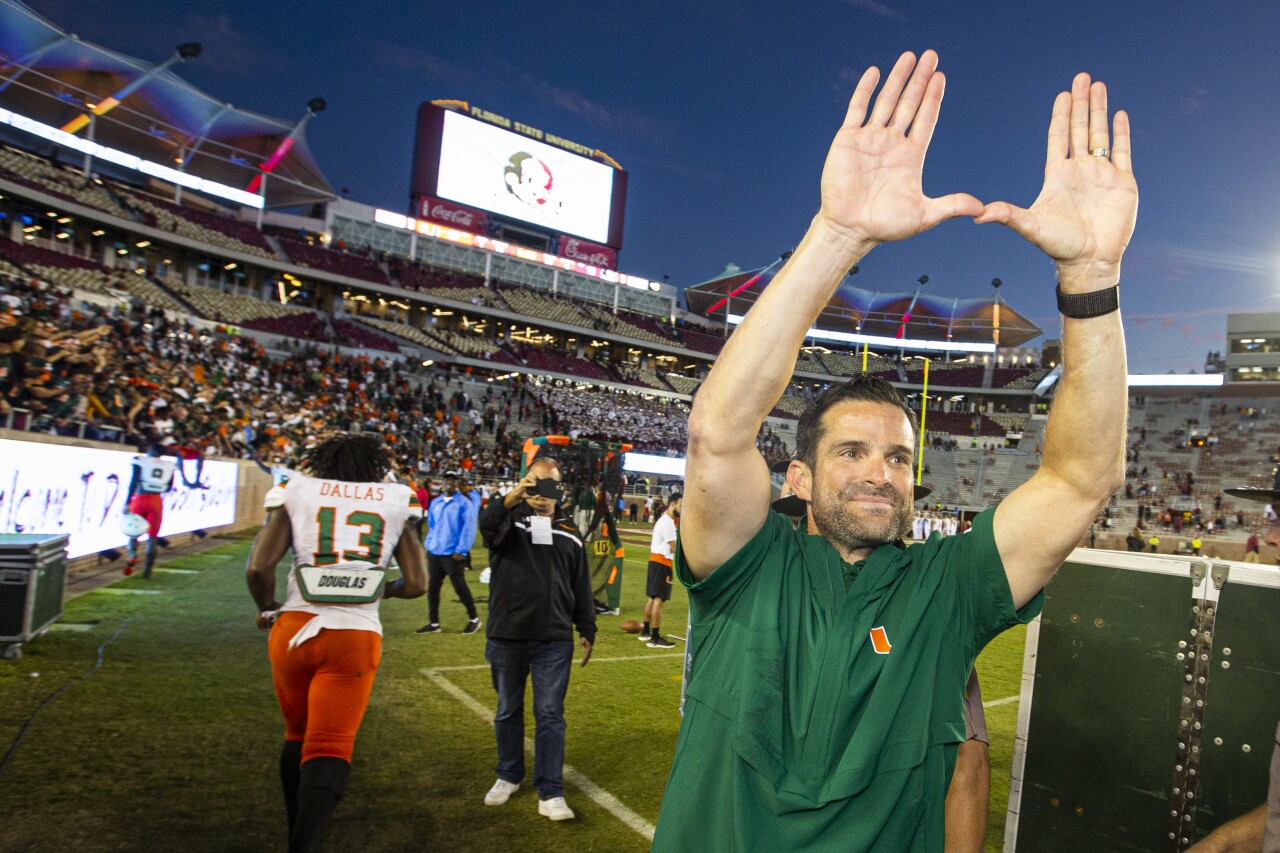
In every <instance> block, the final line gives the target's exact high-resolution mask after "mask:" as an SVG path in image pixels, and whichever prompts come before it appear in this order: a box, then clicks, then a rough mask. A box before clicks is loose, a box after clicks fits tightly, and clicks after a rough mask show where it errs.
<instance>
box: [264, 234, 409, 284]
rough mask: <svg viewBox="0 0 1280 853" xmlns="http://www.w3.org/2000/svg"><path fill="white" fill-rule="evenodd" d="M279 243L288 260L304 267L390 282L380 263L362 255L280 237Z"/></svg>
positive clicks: (377, 281)
mask: <svg viewBox="0 0 1280 853" xmlns="http://www.w3.org/2000/svg"><path fill="white" fill-rule="evenodd" d="M279 239H280V245H281V246H282V247H283V248H284V251H285V253H286V254H287V255H288V256H289V260H291V261H293V262H294V263H295V264H301V265H302V266H304V267H311V268H312V269H317V270H324V271H325V272H330V273H333V274H335V275H342V276H346V277H348V278H358V279H361V280H363V281H371V282H374V283H375V284H390V283H391V280H390V279H389V278H387V274H386V273H385V272H383V270H382V266H381V264H379V263H378V262H377V261H375V260H373V259H372V258H367V257H364V256H363V255H356V254H352V253H351V252H342V251H338V250H336V249H326V248H324V247H323V246H319V245H313V244H311V243H304V242H303V241H301V240H291V239H289V238H288V237H281V238H279Z"/></svg>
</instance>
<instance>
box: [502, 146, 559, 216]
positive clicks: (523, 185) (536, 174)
mask: <svg viewBox="0 0 1280 853" xmlns="http://www.w3.org/2000/svg"><path fill="white" fill-rule="evenodd" d="M502 180H503V181H504V182H505V183H506V185H507V192H509V193H511V194H512V195H513V196H515V197H516V198H517V199H518V200H520V201H521V202H523V203H524V204H527V205H529V206H530V207H532V208H534V209H536V210H554V209H555V208H556V207H558V206H559V205H558V204H554V205H552V206H551V207H545V205H546V204H547V202H549V201H551V187H552V186H553V185H554V184H555V176H553V175H552V174H551V167H550V166H548V165H547V164H546V163H544V162H542V161H541V160H539V159H538V158H537V157H534V156H533V155H532V154H530V153H529V152H527V151H517V152H516V153H515V154H512V155H511V158H510V159H509V160H507V165H506V167H505V168H503V170H502Z"/></svg>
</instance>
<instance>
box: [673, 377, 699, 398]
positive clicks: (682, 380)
mask: <svg viewBox="0 0 1280 853" xmlns="http://www.w3.org/2000/svg"><path fill="white" fill-rule="evenodd" d="M665 378H666V380H667V383H668V384H669V385H670V386H671V387H672V388H674V389H676V391H678V392H679V393H681V394H692V393H693V392H694V391H695V390H696V389H697V387H698V386H699V385H701V384H702V381H701V380H700V379H690V378H689V377H688V376H684V375H681V374H679V373H668V374H667V375H666V377H665Z"/></svg>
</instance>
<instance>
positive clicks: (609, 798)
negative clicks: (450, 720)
mask: <svg viewBox="0 0 1280 853" xmlns="http://www.w3.org/2000/svg"><path fill="white" fill-rule="evenodd" d="M641 657H659V655H642V656H641ZM662 657H672V656H671V655H662ZM636 659H637V658H601V659H600V660H601V661H614V660H636ZM487 668H488V667H487V666H485V667H473V666H454V667H439V668H437V669H424V670H422V673H423V674H424V675H425V676H426V677H427V678H429V679H431V681H432V683H434V684H435V685H436V686H438V687H439V688H440V689H441V690H443V691H444V692H446V693H448V694H449V695H450V696H452V697H453V698H454V699H457V700H458V701H459V702H461V703H462V704H463V705H465V706H466V707H467V708H469V709H470V710H471V711H472V712H473V713H475V715H476V716H477V717H479V718H480V719H482V720H484V721H485V722H486V723H492V722H493V711H491V710H489V709H488V708H486V707H485V706H484V705H482V704H480V703H479V702H478V701H476V700H475V698H473V697H472V696H471V694H469V693H467V692H466V691H465V690H463V689H462V688H461V687H459V686H458V685H456V684H454V683H453V682H452V681H450V680H449V679H447V678H445V677H444V676H443V675H441V674H440V673H441V671H442V670H446V669H448V670H458V669H487ZM524 748H525V752H528V753H529V754H530V755H532V754H533V740H532V739H530V738H525V739H524ZM564 778H565V780H566V781H567V782H569V783H570V784H571V785H573V786H574V787H576V788H578V789H579V790H581V791H582V793H584V794H586V795H587V796H588V797H590V798H591V799H592V801H594V802H595V803H596V805H598V806H600V807H601V808H602V809H604V810H605V811H607V812H609V813H610V814H612V815H613V816H614V817H616V818H617V819H618V820H620V821H622V822H623V823H625V824H626V825H627V826H628V827H630V828H631V829H633V830H635V831H636V832H637V833H639V834H640V835H643V836H644V837H645V838H646V839H647V840H649V841H653V831H654V830H653V824H651V823H649V822H648V821H647V820H645V819H644V818H642V817H640V815H638V814H636V813H635V812H633V811H632V810H631V809H629V808H627V807H626V806H625V805H623V803H622V801H621V800H619V799H618V798H617V797H615V796H614V795H613V794H610V793H609V792H608V791H606V790H605V789H604V788H601V787H600V786H599V785H597V784H596V783H595V782H592V781H591V780H590V779H588V778H587V777H586V776H584V775H582V774H581V773H579V772H578V771H577V770H575V769H573V768H572V767H570V766H569V765H568V764H566V765H564Z"/></svg>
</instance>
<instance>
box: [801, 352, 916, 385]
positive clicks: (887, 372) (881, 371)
mask: <svg viewBox="0 0 1280 853" xmlns="http://www.w3.org/2000/svg"><path fill="white" fill-rule="evenodd" d="M820 358H821V359H822V363H823V364H825V365H826V366H827V370H828V372H830V373H834V374H835V375H836V376H853V375H854V374H857V373H861V372H862V353H847V352H824V353H821V355H820ZM867 372H868V373H871V374H873V375H875V376H880V377H882V378H884V379H888V380H889V381H890V382H898V381H900V377H899V375H898V365H897V364H896V363H895V362H893V361H890V360H889V359H887V358H884V357H883V356H880V355H876V354H875V353H873V352H869V353H867Z"/></svg>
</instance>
